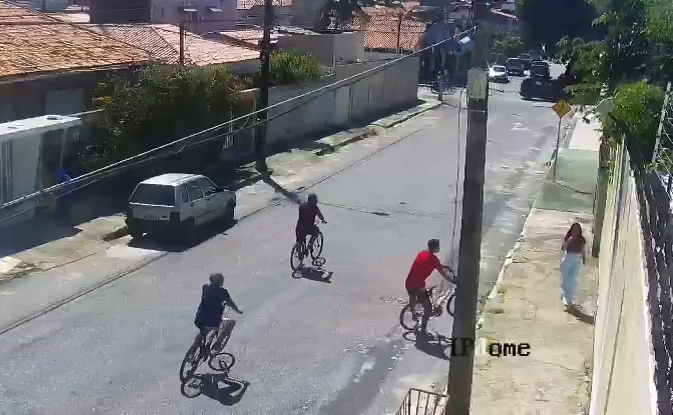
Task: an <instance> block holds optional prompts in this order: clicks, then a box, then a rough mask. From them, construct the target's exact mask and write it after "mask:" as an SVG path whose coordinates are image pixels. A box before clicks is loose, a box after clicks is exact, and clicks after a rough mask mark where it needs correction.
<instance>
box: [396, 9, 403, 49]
mask: <svg viewBox="0 0 673 415" xmlns="http://www.w3.org/2000/svg"><path fill="white" fill-rule="evenodd" d="M402 16H403V12H402V11H400V12H398V13H397V47H396V48H395V54H397V55H399V54H400V40H401V37H402Z"/></svg>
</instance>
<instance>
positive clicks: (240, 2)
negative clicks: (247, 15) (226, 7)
mask: <svg viewBox="0 0 673 415" xmlns="http://www.w3.org/2000/svg"><path fill="white" fill-rule="evenodd" d="M272 4H273V5H274V6H276V7H292V0H272ZM254 6H264V0H236V9H237V10H248V9H251V8H252V7H254Z"/></svg>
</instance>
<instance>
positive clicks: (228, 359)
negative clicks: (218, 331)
mask: <svg viewBox="0 0 673 415" xmlns="http://www.w3.org/2000/svg"><path fill="white" fill-rule="evenodd" d="M235 363H236V358H235V357H234V355H233V354H231V353H227V352H223V353H218V354H216V355H215V356H213V357H212V358H211V359H210V360H209V361H208V367H210V368H211V369H213V370H214V371H216V372H228V371H229V370H230V369H231V368H232V366H234V364H235Z"/></svg>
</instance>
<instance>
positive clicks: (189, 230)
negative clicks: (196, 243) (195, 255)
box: [180, 218, 196, 242]
mask: <svg viewBox="0 0 673 415" xmlns="http://www.w3.org/2000/svg"><path fill="white" fill-rule="evenodd" d="M180 231H181V232H180V233H181V234H182V237H183V238H185V239H186V240H187V242H192V241H193V240H194V238H195V237H196V221H195V220H194V218H189V219H187V220H186V221H184V222H183V223H182V229H181V230H180Z"/></svg>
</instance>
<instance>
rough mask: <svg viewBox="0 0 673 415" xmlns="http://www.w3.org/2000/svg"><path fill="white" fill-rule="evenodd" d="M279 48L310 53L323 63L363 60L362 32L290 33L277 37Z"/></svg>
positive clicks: (303, 53) (330, 64)
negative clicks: (290, 34)
mask: <svg viewBox="0 0 673 415" xmlns="http://www.w3.org/2000/svg"><path fill="white" fill-rule="evenodd" d="M278 47H279V48H280V49H281V50H291V51H295V52H297V53H300V54H302V55H311V56H314V57H315V58H316V59H318V60H319V61H320V63H322V64H323V65H327V66H332V65H333V64H334V63H338V62H343V63H353V62H358V61H364V60H365V58H364V33H362V32H344V33H321V34H320V35H292V36H283V37H280V38H279V39H278Z"/></svg>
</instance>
